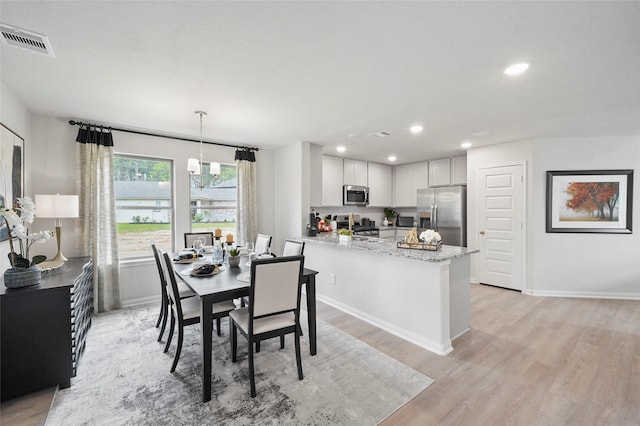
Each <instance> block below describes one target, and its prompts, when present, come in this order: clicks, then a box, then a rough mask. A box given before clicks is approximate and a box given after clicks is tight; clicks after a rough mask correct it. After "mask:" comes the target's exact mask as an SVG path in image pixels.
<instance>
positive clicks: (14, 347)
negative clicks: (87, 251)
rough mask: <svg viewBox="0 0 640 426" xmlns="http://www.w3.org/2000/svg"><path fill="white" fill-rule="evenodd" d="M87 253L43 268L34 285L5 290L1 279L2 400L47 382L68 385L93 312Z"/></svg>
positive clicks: (32, 389) (0, 369) (38, 387)
mask: <svg viewBox="0 0 640 426" xmlns="http://www.w3.org/2000/svg"><path fill="white" fill-rule="evenodd" d="M92 269H93V268H92V264H91V262H90V259H89V258H87V257H80V258H74V259H70V260H69V261H67V262H66V263H65V264H64V266H62V267H60V268H59V269H56V270H54V271H48V272H44V273H43V274H42V281H41V282H40V284H39V285H36V286H32V287H25V288H20V289H8V288H6V287H5V286H4V282H3V281H2V279H1V278H0V320H1V324H0V328H1V330H0V332H1V334H0V340H1V341H0V352H1V364H0V381H1V387H2V390H1V392H2V393H1V399H2V401H4V400H7V399H10V398H14V397H16V396H20V395H23V394H26V393H29V392H33V391H35V390H38V389H42V388H45V387H48V386H51V385H58V386H59V387H60V388H61V389H62V388H67V387H69V386H70V385H71V377H73V376H74V375H75V366H76V364H77V362H78V361H79V358H80V356H81V354H82V350H83V349H84V338H85V336H86V331H87V330H88V328H89V326H90V325H91V314H92V313H93V270H92Z"/></svg>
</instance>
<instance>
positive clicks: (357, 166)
mask: <svg viewBox="0 0 640 426" xmlns="http://www.w3.org/2000/svg"><path fill="white" fill-rule="evenodd" d="M342 170H343V177H342V183H344V184H345V185H361V186H367V162H366V161H358V160H351V159H349V158H345V159H344V161H343V163H342Z"/></svg>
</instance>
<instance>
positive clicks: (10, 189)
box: [0, 124, 24, 242]
mask: <svg viewBox="0 0 640 426" xmlns="http://www.w3.org/2000/svg"><path fill="white" fill-rule="evenodd" d="M23 187H24V140H23V139H22V138H21V137H20V136H18V135H17V134H15V133H13V132H12V131H11V130H10V129H9V128H8V127H6V126H5V125H4V124H0V206H4V207H5V208H7V209H13V207H14V206H15V201H16V199H17V198H19V197H22V195H23V194H22V191H23V189H22V188H23ZM8 239H9V233H8V230H7V226H6V223H5V222H4V220H2V221H0V242H1V241H7V240H8Z"/></svg>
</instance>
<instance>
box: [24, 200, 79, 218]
mask: <svg viewBox="0 0 640 426" xmlns="http://www.w3.org/2000/svg"><path fill="white" fill-rule="evenodd" d="M35 204H36V216H37V217H41V218H54V219H60V218H65V217H78V215H79V214H80V208H79V200H78V196H77V195H60V194H56V195H43V194H36V200H35Z"/></svg>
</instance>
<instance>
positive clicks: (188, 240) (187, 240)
mask: <svg viewBox="0 0 640 426" xmlns="http://www.w3.org/2000/svg"><path fill="white" fill-rule="evenodd" d="M200 237H204V245H205V246H212V245H213V232H185V233H184V247H185V248H189V247H192V246H193V240H195V239H196V238H200Z"/></svg>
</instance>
